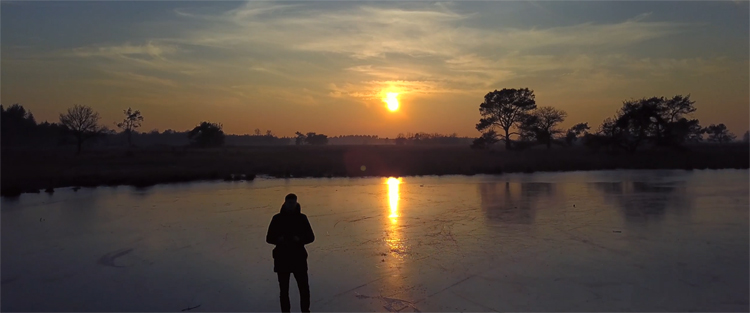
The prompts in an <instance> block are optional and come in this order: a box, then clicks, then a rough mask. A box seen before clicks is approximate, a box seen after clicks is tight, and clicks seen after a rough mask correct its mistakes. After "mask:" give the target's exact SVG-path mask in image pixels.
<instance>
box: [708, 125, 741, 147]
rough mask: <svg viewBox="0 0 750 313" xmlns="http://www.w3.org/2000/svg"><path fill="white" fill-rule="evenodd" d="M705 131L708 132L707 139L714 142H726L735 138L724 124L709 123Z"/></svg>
mask: <svg viewBox="0 0 750 313" xmlns="http://www.w3.org/2000/svg"><path fill="white" fill-rule="evenodd" d="M705 131H706V133H707V134H708V141H713V142H716V143H727V142H730V141H732V140H734V138H736V136H735V135H734V134H732V133H730V132H729V130H728V129H727V127H726V126H725V125H724V124H719V125H714V124H711V125H709V126H708V127H706V128H705Z"/></svg>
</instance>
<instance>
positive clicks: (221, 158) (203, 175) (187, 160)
mask: <svg viewBox="0 0 750 313" xmlns="http://www.w3.org/2000/svg"><path fill="white" fill-rule="evenodd" d="M749 158H750V153H749V149H748V146H747V145H745V144H731V145H724V146H716V145H698V146H693V147H690V148H689V149H688V151H677V150H671V149H644V150H643V151H638V152H636V153H634V154H627V153H618V154H609V153H605V152H599V153H593V152H591V151H589V150H586V149H584V148H579V147H573V148H560V147H554V148H553V149H551V150H546V149H543V148H541V149H529V150H525V151H479V150H472V149H470V148H468V147H465V146H317V147H316V146H266V147H224V148H216V149H195V148H183V147H158V148H157V147H153V148H140V149H134V150H132V151H128V150H125V149H107V150H88V151H84V153H83V154H82V155H80V156H76V155H75V153H74V151H72V150H70V149H67V148H65V149H47V150H35V149H18V148H16V149H14V148H3V149H2V182H1V185H0V186H1V187H2V194H3V195H4V196H14V195H18V194H20V193H25V192H40V191H43V190H48V191H52V190H53V189H54V188H58V187H76V186H79V187H94V186H104V185H108V186H113V185H133V186H138V187H147V186H151V185H154V184H160V183H171V182H186V181H195V180H218V179H232V178H230V176H231V175H233V174H242V175H246V177H248V178H249V179H251V178H252V177H254V176H255V175H269V176H273V177H362V176H416V175H451V174H459V175H473V174H501V173H510V172H535V171H577V170H605V169H719V168H748V163H750V161H748V160H749ZM235 179H236V178H235Z"/></svg>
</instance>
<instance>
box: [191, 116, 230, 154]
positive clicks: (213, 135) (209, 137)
mask: <svg viewBox="0 0 750 313" xmlns="http://www.w3.org/2000/svg"><path fill="white" fill-rule="evenodd" d="M222 127H223V126H222V125H221V124H218V123H209V122H201V123H200V125H198V126H196V127H195V128H193V130H191V131H190V132H188V139H190V142H191V143H192V144H193V145H196V146H198V147H201V148H207V147H218V146H222V145H224V131H223V130H222Z"/></svg>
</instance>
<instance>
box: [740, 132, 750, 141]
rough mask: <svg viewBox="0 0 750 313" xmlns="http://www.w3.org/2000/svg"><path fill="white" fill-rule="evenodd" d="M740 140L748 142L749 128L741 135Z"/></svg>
mask: <svg viewBox="0 0 750 313" xmlns="http://www.w3.org/2000/svg"><path fill="white" fill-rule="evenodd" d="M742 142H744V143H748V142H750V130H749V131H746V132H745V134H744V135H742Z"/></svg>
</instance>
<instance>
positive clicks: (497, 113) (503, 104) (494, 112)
mask: <svg viewBox="0 0 750 313" xmlns="http://www.w3.org/2000/svg"><path fill="white" fill-rule="evenodd" d="M533 109H536V101H535V100H534V91H533V90H529V89H528V88H521V89H503V90H500V91H497V90H495V91H492V92H489V93H487V95H485V96H484V102H482V103H481V104H480V105H479V114H481V115H482V118H481V119H480V120H479V123H478V124H477V125H476V128H477V130H478V131H480V132H483V131H485V130H494V129H495V128H499V129H502V130H503V132H504V134H505V135H503V137H502V140H504V141H505V148H506V149H510V148H511V140H510V136H511V135H518V134H519V133H518V132H511V129H512V128H514V127H516V128H518V126H519V125H520V123H521V122H522V121H523V119H524V117H525V116H526V113H527V112H529V111H531V110H533ZM501 135H502V134H501Z"/></svg>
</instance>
